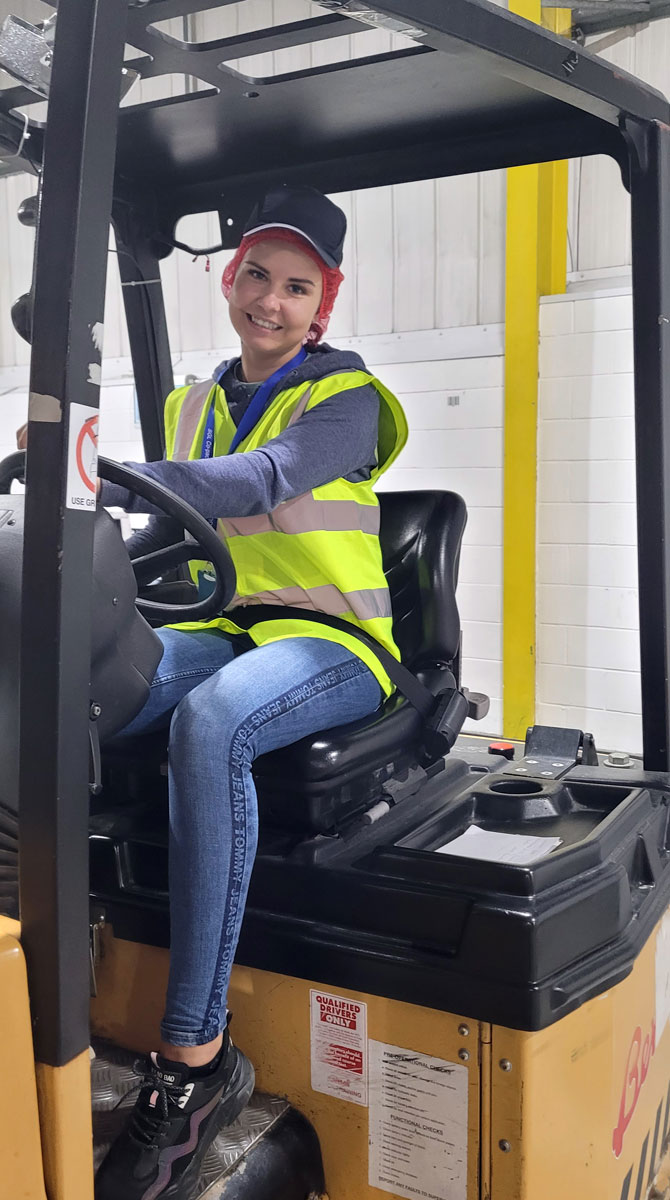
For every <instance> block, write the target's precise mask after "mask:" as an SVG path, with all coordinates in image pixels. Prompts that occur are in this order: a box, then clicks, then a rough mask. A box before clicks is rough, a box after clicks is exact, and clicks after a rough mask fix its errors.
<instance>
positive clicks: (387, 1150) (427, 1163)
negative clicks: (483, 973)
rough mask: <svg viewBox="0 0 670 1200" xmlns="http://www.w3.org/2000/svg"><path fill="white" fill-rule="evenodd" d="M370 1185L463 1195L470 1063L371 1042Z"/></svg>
mask: <svg viewBox="0 0 670 1200" xmlns="http://www.w3.org/2000/svg"><path fill="white" fill-rule="evenodd" d="M369 1142H370V1159H369V1183H370V1187H376V1188H380V1189H381V1190H382V1191H383V1192H391V1193H392V1194H393V1195H394V1196H403V1197H407V1198H408V1200H415V1198H416V1197H417V1196H418V1197H421V1198H422V1200H466V1195H467V1186H468V1179H467V1149H468V1069H467V1067H465V1066H463V1065H462V1064H461V1063H451V1062H445V1061H444V1059H441V1058H432V1057H431V1056H430V1055H429V1054H417V1053H416V1051H414V1050H403V1049H402V1048H401V1047H400V1046H387V1045H385V1044H384V1043H383V1042H373V1041H371V1042H370V1130H369Z"/></svg>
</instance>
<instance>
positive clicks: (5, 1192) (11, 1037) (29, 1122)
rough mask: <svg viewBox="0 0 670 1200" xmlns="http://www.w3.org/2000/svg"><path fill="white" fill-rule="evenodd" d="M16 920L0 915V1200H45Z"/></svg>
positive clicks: (25, 982)
mask: <svg viewBox="0 0 670 1200" xmlns="http://www.w3.org/2000/svg"><path fill="white" fill-rule="evenodd" d="M19 932H20V927H19V923H18V921H12V920H10V919H9V917H2V916H0V1029H1V1030H2V1049H1V1053H2V1073H3V1085H2V1087H0V1197H1V1200H19V1198H20V1200H45V1191H44V1178H43V1175H42V1147H41V1143H40V1123H39V1115H38V1111H37V1090H36V1084H35V1062H34V1057H33V1038H32V1031H31V1028H30V1004H29V1000H28V980H27V977H26V962H25V958H24V955H23V950H22V949H21V943H20V941H19Z"/></svg>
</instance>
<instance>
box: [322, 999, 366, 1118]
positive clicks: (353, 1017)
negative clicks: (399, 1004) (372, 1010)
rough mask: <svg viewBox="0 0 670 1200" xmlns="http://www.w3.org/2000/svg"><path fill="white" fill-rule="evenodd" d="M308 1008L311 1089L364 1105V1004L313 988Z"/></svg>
mask: <svg viewBox="0 0 670 1200" xmlns="http://www.w3.org/2000/svg"><path fill="white" fill-rule="evenodd" d="M310 1008H311V1042H312V1047H311V1050H312V1054H311V1058H312V1087H313V1089H314V1091H315V1092H324V1093H325V1095H326V1096H337V1097H338V1099H340V1100H349V1101H351V1103H353V1104H362V1105H363V1106H365V1105H367V1102H368V1039H367V1005H366V1004H362V1003H359V1002H358V1001H357V1000H350V999H348V998H347V997H346V996H333V995H331V993H330V992H323V991H320V990H317V989H316V988H313V989H312V990H311V991H310Z"/></svg>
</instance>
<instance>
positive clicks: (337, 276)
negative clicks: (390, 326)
mask: <svg viewBox="0 0 670 1200" xmlns="http://www.w3.org/2000/svg"><path fill="white" fill-rule="evenodd" d="M267 241H273V242H288V243H289V245H292V246H295V247H296V249H298V250H301V251H302V253H303V254H306V255H307V256H308V258H311V259H312V261H313V262H315V263H316V265H317V267H318V268H319V270H320V272H321V279H322V281H323V295H322V296H321V303H320V305H319V311H318V313H317V314H316V316H315V318H314V320H313V321H312V324H311V325H310V327H309V332H308V334H307V337H306V338H305V341H306V342H307V343H309V344H310V345H312V346H315V345H316V343H317V342H320V341H321V338H322V337H323V335H324V333H325V332H326V330H327V328H328V322H329V321H330V317H331V313H332V311H333V305H334V303H335V299H336V296H337V293H338V291H339V290H340V284H341V283H342V280H343V279H344V275H343V274H342V272H341V271H340V269H339V267H329V266H327V264H326V263H325V262H324V261H323V259H322V258H321V256H320V255H319V252H318V250H317V249H316V248H315V247H314V246H312V244H311V242H308V241H307V240H306V239H305V238H304V237H301V236H300V234H299V233H294V231H293V230H292V229H279V228H272V229H259V230H258V232H257V233H250V234H249V235H248V236H247V237H244V238H242V241H241V242H240V244H239V246H238V248H237V250H236V251H235V255H234V257H233V258H231V260H230V262H229V263H228V266H227V267H226V268H225V269H224V272H223V275H222V276H221V291H222V292H223V294H224V296H225V297H226V300H227V299H228V297H229V296H230V293H231V291H232V287H233V283H234V282H235V276H236V275H237V271H238V268H239V266H240V263H241V262H242V259H243V258H244V256H245V254H246V252H247V250H249V249H250V247H251V246H255V245H256V244H257V243H258V242H267Z"/></svg>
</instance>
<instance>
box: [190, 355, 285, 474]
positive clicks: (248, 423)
mask: <svg viewBox="0 0 670 1200" xmlns="http://www.w3.org/2000/svg"><path fill="white" fill-rule="evenodd" d="M306 358H307V351H306V350H305V347H304V346H301V347H300V349H299V351H298V353H297V354H296V355H295V357H294V358H292V359H291V361H290V362H287V363H284V365H283V366H282V367H280V368H279V370H278V371H275V373H274V375H271V376H270V378H269V379H264V380H263V382H262V383H261V384H260V386H259V388H258V391H256V392H255V393H254V396H253V399H252V401H251V403H250V404H249V407H248V408H247V410H246V412H245V414H244V416H243V417H242V420H241V421H240V423H239V425H238V427H237V430H236V432H235V436H234V438H233V440H232V442H231V443H230V449H229V451H228V453H229V454H232V453H233V450H236V449H237V447H238V446H239V444H240V442H243V441H244V439H245V437H247V435H248V434H250V433H251V430H252V429H253V428H254V426H255V425H257V424H258V422H259V421H260V419H261V417H262V416H263V413H264V412H265V410H266V408H267V406H268V401H269V399H270V396H271V395H272V392H273V391H274V389H275V387H276V386H277V384H278V383H279V382H280V381H281V380H282V379H283V378H284V376H285V375H288V373H289V371H292V370H293V368H294V367H299V366H300V364H301V363H304V361H305V359H306ZM213 453H214V404H213V403H212V405H211V406H210V410H209V412H208V414H207V422H206V424H205V435H204V437H203V439H202V451H201V454H200V457H201V458H211V457H212V455H213Z"/></svg>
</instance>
